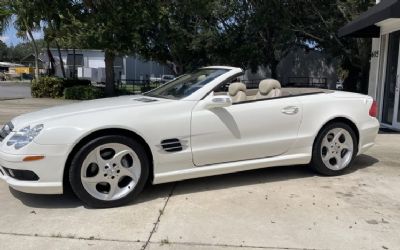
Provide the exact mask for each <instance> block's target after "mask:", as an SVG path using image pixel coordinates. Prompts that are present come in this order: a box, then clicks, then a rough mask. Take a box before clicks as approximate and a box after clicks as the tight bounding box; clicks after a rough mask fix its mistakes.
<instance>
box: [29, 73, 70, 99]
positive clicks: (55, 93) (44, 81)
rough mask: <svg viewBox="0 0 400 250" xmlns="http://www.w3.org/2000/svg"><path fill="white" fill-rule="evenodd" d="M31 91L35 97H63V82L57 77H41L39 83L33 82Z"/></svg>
mask: <svg viewBox="0 0 400 250" xmlns="http://www.w3.org/2000/svg"><path fill="white" fill-rule="evenodd" d="M31 89H32V90H31V91H32V96H33V97H37V98H42V97H50V98H58V97H62V96H63V90H64V86H63V80H62V79H60V78H57V77H41V78H40V79H39V80H38V81H37V80H33V81H32V86H31Z"/></svg>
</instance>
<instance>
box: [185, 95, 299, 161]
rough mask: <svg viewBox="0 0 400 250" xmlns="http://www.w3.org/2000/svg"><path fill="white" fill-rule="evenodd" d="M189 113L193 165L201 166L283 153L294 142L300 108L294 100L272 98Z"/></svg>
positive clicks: (198, 106) (290, 98)
mask: <svg viewBox="0 0 400 250" xmlns="http://www.w3.org/2000/svg"><path fill="white" fill-rule="evenodd" d="M204 101H205V100H202V101H200V102H199V103H198V104H197V105H196V107H195V108H194V109H193V111H192V123H191V147H192V155H193V163H194V164H195V165H196V166H204V165H210V164H216V163H224V162H234V161H242V160H250V159H259V158H266V157H273V156H277V155H281V154H284V153H285V152H287V151H288V150H289V148H290V147H291V145H292V144H293V143H294V141H295V140H296V139H297V132H298V128H299V125H300V122H301V116H302V110H301V105H300V103H299V101H298V100H297V98H295V97H285V98H273V99H265V100H257V101H249V102H243V103H237V104H233V105H231V106H228V107H225V108H204V105H203V104H202V102H204Z"/></svg>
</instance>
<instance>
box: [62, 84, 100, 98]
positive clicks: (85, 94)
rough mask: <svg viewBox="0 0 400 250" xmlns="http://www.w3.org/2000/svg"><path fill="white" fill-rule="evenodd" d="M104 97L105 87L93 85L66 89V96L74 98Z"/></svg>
mask: <svg viewBox="0 0 400 250" xmlns="http://www.w3.org/2000/svg"><path fill="white" fill-rule="evenodd" d="M102 97H104V89H102V88H97V87H93V86H74V87H70V88H66V89H65V90H64V98H65V99H72V100H91V99H98V98H102Z"/></svg>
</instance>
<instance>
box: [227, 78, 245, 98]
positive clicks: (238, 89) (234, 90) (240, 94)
mask: <svg viewBox="0 0 400 250" xmlns="http://www.w3.org/2000/svg"><path fill="white" fill-rule="evenodd" d="M228 94H229V96H230V97H231V98H232V102H233V103H235V102H244V101H246V85H245V84H244V83H241V82H234V83H231V84H230V85H229V89H228Z"/></svg>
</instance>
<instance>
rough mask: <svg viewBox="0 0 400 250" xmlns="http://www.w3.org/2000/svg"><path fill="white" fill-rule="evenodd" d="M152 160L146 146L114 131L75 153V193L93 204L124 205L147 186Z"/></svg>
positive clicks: (72, 173) (72, 181)
mask: <svg viewBox="0 0 400 250" xmlns="http://www.w3.org/2000/svg"><path fill="white" fill-rule="evenodd" d="M148 175H149V162H148V159H147V156H146V152H145V150H144V149H143V146H142V145H140V144H139V143H138V142H136V141H135V140H132V139H130V138H127V137H124V136H119V135H110V136H102V137H99V138H96V139H94V140H92V141H90V142H88V143H87V144H86V145H84V146H83V147H82V148H81V149H80V150H79V151H78V152H77V153H76V154H75V156H74V157H73V159H72V162H71V168H70V170H69V180H70V184H71V187H72V189H73V191H74V193H75V194H76V195H77V196H78V197H79V198H80V199H81V200H82V201H83V202H85V203H86V204H88V205H89V206H91V207H102V208H105V207H114V206H121V205H123V204H126V203H128V202H130V201H132V200H133V199H134V198H135V197H136V196H137V195H138V194H139V193H140V192H141V191H142V189H143V187H144V184H145V183H146V180H147V177H148Z"/></svg>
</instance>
